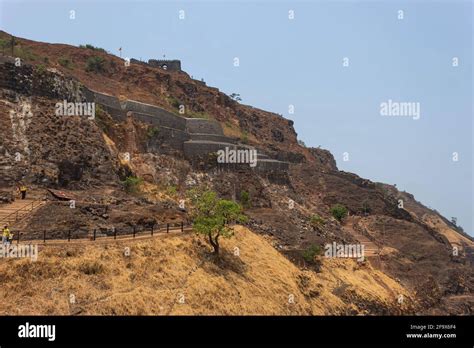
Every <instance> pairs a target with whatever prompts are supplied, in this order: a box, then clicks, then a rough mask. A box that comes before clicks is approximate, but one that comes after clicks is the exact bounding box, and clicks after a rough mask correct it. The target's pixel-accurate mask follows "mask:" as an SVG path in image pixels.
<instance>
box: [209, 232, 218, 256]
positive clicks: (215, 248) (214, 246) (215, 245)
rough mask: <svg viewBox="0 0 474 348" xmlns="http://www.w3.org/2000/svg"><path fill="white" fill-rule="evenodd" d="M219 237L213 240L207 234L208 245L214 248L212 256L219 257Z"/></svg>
mask: <svg viewBox="0 0 474 348" xmlns="http://www.w3.org/2000/svg"><path fill="white" fill-rule="evenodd" d="M218 239H219V235H217V236H216V238H215V240H214V239H212V235H211V234H209V243H210V244H211V245H212V247H213V248H214V251H213V254H214V255H219V241H218Z"/></svg>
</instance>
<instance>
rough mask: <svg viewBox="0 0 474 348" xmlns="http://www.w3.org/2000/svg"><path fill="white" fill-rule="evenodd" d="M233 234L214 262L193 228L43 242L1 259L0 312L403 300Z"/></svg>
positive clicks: (349, 307)
mask: <svg viewBox="0 0 474 348" xmlns="http://www.w3.org/2000/svg"><path fill="white" fill-rule="evenodd" d="M236 230H237V232H236V235H235V237H234V238H232V239H230V240H225V241H223V257H222V260H221V261H220V262H216V261H214V260H213V259H212V258H211V257H210V254H209V249H208V247H207V245H206V243H204V242H203V240H202V238H200V237H197V236H195V235H194V234H184V235H174V236H171V235H170V236H159V237H155V238H153V239H147V240H140V241H138V240H136V241H133V240H127V241H117V242H110V243H106V244H94V243H92V242H91V243H87V244H75V245H74V244H71V245H68V246H61V247H60V246H46V247H44V248H42V249H41V250H40V254H39V257H38V261H36V262H32V261H30V260H25V259H24V260H6V259H5V260H3V261H2V263H1V265H0V281H1V283H2V287H1V289H0V314H3V315H6V314H11V315H18V314H22V315H26V314H33V315H38V314H45V315H52V314H59V315H70V314H72V315H85V314H98V315H105V314H110V315H187V314H190V315H191V314H192V315H219V314H222V315H227V314H231V315H241V314H243V315H252V314H254V315H274V314H282V315H325V314H334V315H338V314H345V313H352V314H356V313H360V314H362V313H373V314H376V313H385V312H388V311H390V312H391V313H397V312H400V311H401V310H407V309H408V307H409V306H410V303H411V295H410V294H409V293H408V292H407V290H405V289H404V288H403V287H402V286H400V285H399V284H398V283H397V282H395V281H394V280H392V279H390V278H388V277H387V276H386V275H384V274H383V273H381V272H379V271H376V270H374V269H372V268H371V267H370V266H369V265H368V264H363V265H360V264H357V263H356V262H355V261H353V260H324V262H323V266H322V272H321V273H314V272H313V271H309V270H299V269H298V268H297V267H296V266H295V265H294V264H292V263H291V262H290V261H288V260H287V259H286V258H285V257H283V256H282V255H281V254H280V253H279V252H278V251H277V250H275V249H274V248H273V247H272V245H271V244H270V243H269V242H268V241H267V240H265V238H263V237H262V236H259V235H256V234H254V233H252V232H251V231H249V230H247V229H246V228H244V227H240V226H237V227H236ZM126 248H129V250H130V255H129V256H126V255H125V253H126V251H127V249H126ZM235 248H238V251H239V253H240V256H235V252H236V250H237V249H235ZM400 294H403V295H404V296H405V299H406V301H405V302H404V304H403V306H402V307H400V305H399V304H398V303H397V297H398V295H400ZM73 297H74V301H71V299H72V298H73ZM293 298H294V301H292V299H293ZM71 302H73V303H71Z"/></svg>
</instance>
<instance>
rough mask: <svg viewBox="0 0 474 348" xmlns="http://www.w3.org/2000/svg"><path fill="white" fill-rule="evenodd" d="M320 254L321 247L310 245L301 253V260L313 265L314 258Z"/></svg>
mask: <svg viewBox="0 0 474 348" xmlns="http://www.w3.org/2000/svg"><path fill="white" fill-rule="evenodd" d="M319 254H321V247H320V246H319V245H314V244H313V245H311V246H310V247H309V248H308V249H306V250H305V251H303V254H302V255H303V258H304V260H305V261H306V262H309V263H314V258H315V257H316V256H317V255H319Z"/></svg>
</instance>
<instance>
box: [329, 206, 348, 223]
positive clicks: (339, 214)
mask: <svg viewBox="0 0 474 348" xmlns="http://www.w3.org/2000/svg"><path fill="white" fill-rule="evenodd" d="M331 214H332V216H334V217H335V218H336V219H337V220H338V221H341V220H342V219H343V218H344V217H345V216H346V215H347V208H346V207H345V206H343V205H342V204H336V205H335V206H333V207H332V208H331Z"/></svg>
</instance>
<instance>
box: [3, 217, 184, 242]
mask: <svg viewBox="0 0 474 348" xmlns="http://www.w3.org/2000/svg"><path fill="white" fill-rule="evenodd" d="M160 226H161V228H160ZM185 231H186V232H189V231H192V225H191V224H189V223H185V222H184V221H181V222H178V223H172V224H171V223H166V224H162V225H154V226H152V227H150V228H141V229H137V228H136V227H135V226H134V227H133V228H132V229H131V230H130V231H126V232H125V233H117V232H119V231H118V229H113V230H112V231H111V234H109V235H104V234H99V233H97V229H95V230H92V231H91V232H90V233H89V234H88V236H87V237H82V238H74V234H73V233H72V231H64V232H63V236H64V238H57V232H56V231H54V232H55V233H54V237H55V238H48V232H47V231H43V232H42V238H41V239H39V238H24V233H23V232H21V231H12V232H13V233H14V243H16V244H20V243H37V244H40V243H42V244H43V245H60V244H72V243H87V242H96V241H114V240H125V239H145V238H150V237H153V236H155V235H164V234H168V233H173V234H176V232H182V233H183V232H185Z"/></svg>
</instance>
